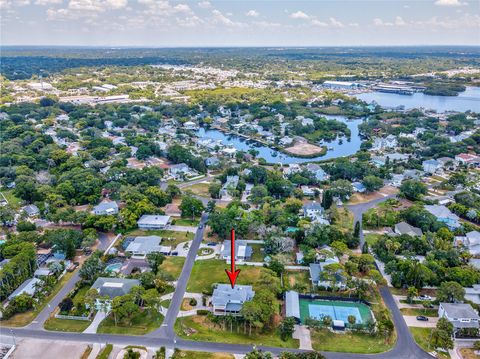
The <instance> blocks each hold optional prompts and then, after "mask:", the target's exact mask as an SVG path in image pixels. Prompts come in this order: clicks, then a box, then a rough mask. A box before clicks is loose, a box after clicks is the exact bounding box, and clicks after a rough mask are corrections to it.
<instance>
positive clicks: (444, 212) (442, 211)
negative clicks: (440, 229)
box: [425, 204, 460, 221]
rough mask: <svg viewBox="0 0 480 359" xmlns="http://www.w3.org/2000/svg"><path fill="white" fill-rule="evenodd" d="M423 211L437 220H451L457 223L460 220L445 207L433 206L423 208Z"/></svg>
mask: <svg viewBox="0 0 480 359" xmlns="http://www.w3.org/2000/svg"><path fill="white" fill-rule="evenodd" d="M425 209H426V210H427V211H428V212H430V213H431V214H433V215H434V216H435V217H437V218H451V219H454V220H457V221H458V220H459V219H460V218H459V217H458V216H457V215H456V214H455V213H452V212H451V211H450V210H449V209H448V208H447V207H445V206H440V205H436V204H433V205H427V206H425Z"/></svg>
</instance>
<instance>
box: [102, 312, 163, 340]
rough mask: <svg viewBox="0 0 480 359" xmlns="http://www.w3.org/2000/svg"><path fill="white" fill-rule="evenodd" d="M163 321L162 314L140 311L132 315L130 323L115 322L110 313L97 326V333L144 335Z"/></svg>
mask: <svg viewBox="0 0 480 359" xmlns="http://www.w3.org/2000/svg"><path fill="white" fill-rule="evenodd" d="M162 322H163V315H161V314H160V313H154V314H152V315H149V314H148V312H147V311H146V310H145V311H142V312H139V313H137V314H135V315H134V317H133V318H132V321H131V325H128V324H124V323H117V325H116V326H115V320H114V318H113V315H112V314H110V315H109V316H108V317H107V318H105V319H104V320H103V321H102V322H101V323H100V325H99V326H98V329H97V333H102V334H128V335H144V334H147V333H150V332H151V331H152V330H155V329H157V328H158V327H160V325H161V324H162Z"/></svg>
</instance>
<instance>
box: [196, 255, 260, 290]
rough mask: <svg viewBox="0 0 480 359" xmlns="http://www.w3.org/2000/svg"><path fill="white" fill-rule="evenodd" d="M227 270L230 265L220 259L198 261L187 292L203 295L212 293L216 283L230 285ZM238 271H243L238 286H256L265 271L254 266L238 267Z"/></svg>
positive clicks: (239, 276)
mask: <svg viewBox="0 0 480 359" xmlns="http://www.w3.org/2000/svg"><path fill="white" fill-rule="evenodd" d="M226 268H230V264H227V263H226V262H225V261H223V260H219V259H207V260H201V261H196V262H195V264H194V266H193V269H192V274H191V275H190V280H189V282H188V285H187V292H190V293H201V292H202V291H210V290H211V289H212V285H213V284H215V283H228V278H227V275H226V274H225V269H226ZM237 269H241V272H240V274H239V275H238V280H237V283H238V284H255V282H256V281H257V279H259V278H260V275H261V273H262V271H263V270H265V269H264V268H263V267H254V266H237Z"/></svg>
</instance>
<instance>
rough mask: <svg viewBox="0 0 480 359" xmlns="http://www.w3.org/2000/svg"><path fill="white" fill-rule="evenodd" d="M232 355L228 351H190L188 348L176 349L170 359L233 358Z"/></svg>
mask: <svg viewBox="0 0 480 359" xmlns="http://www.w3.org/2000/svg"><path fill="white" fill-rule="evenodd" d="M233 358H234V356H233V355H232V354H228V353H208V352H192V351H188V350H179V351H177V352H176V353H175V354H174V355H173V357H172V359H233Z"/></svg>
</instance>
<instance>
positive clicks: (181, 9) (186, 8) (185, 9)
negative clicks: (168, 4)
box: [173, 4, 192, 13]
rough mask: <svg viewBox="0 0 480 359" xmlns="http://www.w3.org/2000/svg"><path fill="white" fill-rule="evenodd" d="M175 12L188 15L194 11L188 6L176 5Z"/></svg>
mask: <svg viewBox="0 0 480 359" xmlns="http://www.w3.org/2000/svg"><path fill="white" fill-rule="evenodd" d="M173 8H174V10H176V11H178V12H186V13H189V12H191V11H192V10H191V9H190V6H188V5H187V4H178V5H175V6H174V7H173Z"/></svg>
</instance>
